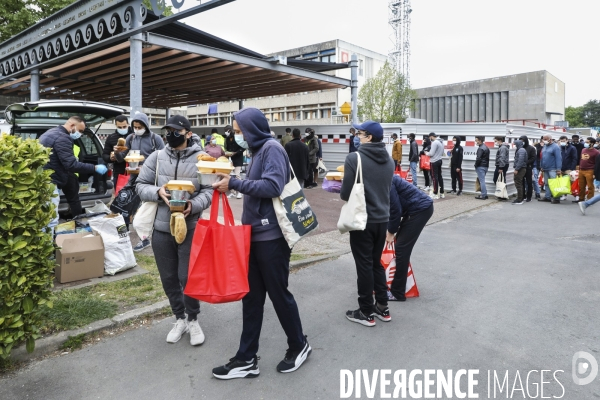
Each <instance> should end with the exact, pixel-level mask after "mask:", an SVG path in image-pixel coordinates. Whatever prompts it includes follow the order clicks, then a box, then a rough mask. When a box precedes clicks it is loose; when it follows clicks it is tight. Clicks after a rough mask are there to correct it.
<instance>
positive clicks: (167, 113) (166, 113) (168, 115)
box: [165, 108, 171, 124]
mask: <svg viewBox="0 0 600 400" xmlns="http://www.w3.org/2000/svg"><path fill="white" fill-rule="evenodd" d="M169 118H171V109H170V108H165V124H166V123H167V122H166V121H167V120H168V119H169Z"/></svg>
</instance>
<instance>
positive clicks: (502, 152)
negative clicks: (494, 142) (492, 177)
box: [496, 142, 522, 168]
mask: <svg viewBox="0 0 600 400" xmlns="http://www.w3.org/2000/svg"><path fill="white" fill-rule="evenodd" d="M521 143H522V142H521ZM507 165H508V143H502V144H501V145H500V147H498V151H497V152H496V167H499V168H504V167H506V166H507Z"/></svg>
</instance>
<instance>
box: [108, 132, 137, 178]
mask: <svg viewBox="0 0 600 400" xmlns="http://www.w3.org/2000/svg"><path fill="white" fill-rule="evenodd" d="M132 133H133V129H131V126H130V127H129V128H128V132H127V134H126V135H121V134H120V133H119V132H117V131H116V130H115V131H114V132H113V133H111V134H110V135H109V136H108V137H107V138H106V141H105V142H104V150H102V159H103V160H104V162H105V163H106V164H108V163H113V174H124V173H125V164H126V163H125V160H123V159H121V161H120V162H119V161H118V160H115V161H111V160H110V153H112V152H113V147H115V146H116V145H117V142H118V141H119V139H120V138H125V139H127V137H128V136H129V135H131V134H132ZM116 157H117V156H116V155H115V158H116Z"/></svg>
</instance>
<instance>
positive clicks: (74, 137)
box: [70, 131, 81, 140]
mask: <svg viewBox="0 0 600 400" xmlns="http://www.w3.org/2000/svg"><path fill="white" fill-rule="evenodd" d="M70 135H71V139H73V140H77V139H79V138H80V137H81V132H79V131H75V132H71V133H70Z"/></svg>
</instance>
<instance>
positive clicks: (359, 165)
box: [354, 152, 363, 185]
mask: <svg viewBox="0 0 600 400" xmlns="http://www.w3.org/2000/svg"><path fill="white" fill-rule="evenodd" d="M359 174H360V183H363V176H362V162H361V161H360V154H358V152H356V175H355V176H354V184H355V185H356V184H357V183H358V175H359Z"/></svg>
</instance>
